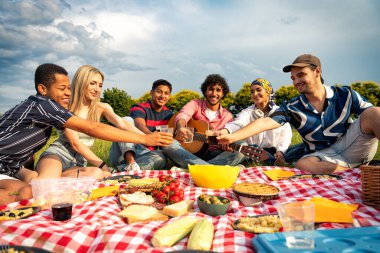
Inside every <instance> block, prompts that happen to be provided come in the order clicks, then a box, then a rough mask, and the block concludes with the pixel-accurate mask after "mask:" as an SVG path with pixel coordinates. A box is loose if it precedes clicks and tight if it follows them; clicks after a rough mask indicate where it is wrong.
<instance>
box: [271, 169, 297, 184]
mask: <svg viewBox="0 0 380 253" xmlns="http://www.w3.org/2000/svg"><path fill="white" fill-rule="evenodd" d="M264 174H265V175H267V176H268V177H269V178H270V179H272V180H273V181H277V180H279V179H284V178H289V177H291V176H294V174H295V173H294V172H292V171H287V170H281V169H274V170H266V171H264Z"/></svg>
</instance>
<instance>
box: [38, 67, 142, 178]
mask: <svg viewBox="0 0 380 253" xmlns="http://www.w3.org/2000/svg"><path fill="white" fill-rule="evenodd" d="M103 81H104V75H103V73H102V72H101V71H99V70H98V69H97V68H95V67H93V66H90V65H84V66H82V67H80V68H79V69H78V70H77V71H76V73H75V75H74V78H73V80H72V83H71V91H72V96H71V98H70V101H69V105H68V109H69V110H70V111H71V112H72V113H73V114H74V115H76V116H78V117H80V118H82V119H87V120H90V121H95V122H99V121H100V119H101V118H103V117H105V118H106V119H107V120H108V121H109V122H111V123H112V124H113V125H115V126H116V127H118V128H121V129H124V130H129V131H133V132H136V133H141V134H142V132H141V131H140V130H138V129H137V128H135V127H134V125H132V124H131V123H129V122H128V121H126V120H125V119H122V118H120V117H119V116H118V115H116V114H115V113H114V111H113V109H112V107H111V106H110V105H109V104H107V103H102V102H100V94H101V91H102V86H103ZM94 141H95V138H93V137H90V136H88V135H86V134H83V133H80V132H76V131H74V130H71V129H65V130H64V131H63V132H61V131H59V138H58V139H57V140H56V141H55V142H53V143H52V144H51V145H50V146H49V148H48V149H47V150H46V151H45V152H43V153H42V155H41V157H40V160H39V161H38V164H37V172H38V173H39V176H38V177H39V178H48V177H49V178H50V177H60V176H68V177H72V176H77V175H78V174H79V175H80V176H92V177H94V178H96V179H102V178H104V177H108V176H110V175H111V173H110V168H108V166H107V164H106V163H105V162H104V161H102V160H101V159H100V158H99V157H98V156H97V155H96V154H94V153H93V152H92V151H91V147H92V146H93V144H94Z"/></svg>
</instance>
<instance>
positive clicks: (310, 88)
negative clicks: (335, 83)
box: [218, 54, 380, 173]
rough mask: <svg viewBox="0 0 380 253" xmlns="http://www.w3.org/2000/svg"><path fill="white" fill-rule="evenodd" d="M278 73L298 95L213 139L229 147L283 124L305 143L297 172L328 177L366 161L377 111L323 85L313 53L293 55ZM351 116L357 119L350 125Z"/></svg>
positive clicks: (372, 150) (378, 132)
mask: <svg viewBox="0 0 380 253" xmlns="http://www.w3.org/2000/svg"><path fill="white" fill-rule="evenodd" d="M283 71H284V72H291V79H292V80H293V84H294V86H295V88H296V89H297V90H298V92H299V93H300V95H299V96H298V97H296V98H294V99H292V100H290V101H289V102H285V103H284V104H282V105H281V107H280V108H279V109H278V110H277V111H276V112H275V113H273V114H272V115H271V116H270V117H268V118H263V119H260V120H256V121H254V122H252V123H251V124H250V125H248V126H247V127H245V128H243V129H241V130H240V131H237V132H235V133H233V134H231V135H223V136H221V137H219V138H218V139H219V142H220V143H232V142H235V141H237V140H241V139H244V138H247V137H249V136H251V135H255V134H257V133H260V132H262V131H266V130H269V129H274V128H277V127H279V126H281V125H283V124H284V123H285V122H289V123H290V124H291V125H292V126H293V127H294V128H296V129H297V131H298V132H299V133H300V135H301V137H302V139H303V142H304V145H305V152H306V155H305V156H303V157H302V158H301V159H300V160H298V162H297V163H296V165H295V167H296V168H298V169H301V170H305V171H309V172H313V173H332V172H334V171H338V170H344V169H347V168H352V167H356V166H358V165H360V164H364V163H368V162H369V161H371V160H372V159H373V157H374V155H375V154H376V150H377V146H378V139H379V138H380V127H379V125H380V108H379V107H374V106H373V105H372V104H371V103H369V102H367V101H366V100H365V99H364V98H363V97H362V96H360V95H359V94H358V93H357V92H356V91H354V90H352V89H351V88H350V87H347V86H343V87H329V86H325V85H323V83H324V80H323V78H322V77H321V74H322V68H321V62H320V60H319V59H318V58H317V57H315V56H313V55H310V54H305V55H301V56H299V57H297V58H296V59H295V60H294V62H293V63H292V64H290V65H287V66H285V67H284V68H283ZM351 114H356V115H359V117H358V119H357V120H356V121H354V122H353V123H351V121H352V120H351V118H350V117H351Z"/></svg>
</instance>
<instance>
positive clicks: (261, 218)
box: [231, 214, 282, 234]
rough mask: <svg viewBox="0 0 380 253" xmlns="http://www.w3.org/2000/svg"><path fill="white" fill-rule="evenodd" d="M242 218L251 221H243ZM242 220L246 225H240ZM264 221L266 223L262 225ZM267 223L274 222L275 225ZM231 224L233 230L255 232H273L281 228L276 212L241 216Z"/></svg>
mask: <svg viewBox="0 0 380 253" xmlns="http://www.w3.org/2000/svg"><path fill="white" fill-rule="evenodd" d="M243 219H247V220H250V221H251V222H247V221H243ZM243 222H245V223H246V224H247V226H246V227H242V226H241V223H243ZM265 222H266V223H267V224H266V225H263V223H265ZM249 223H251V224H252V225H251V226H249V225H248V224H249ZM253 223H255V224H253ZM256 223H260V224H256ZM268 223H269V224H274V225H275V226H274V227H272V226H269V224H268ZM239 224H240V225H239ZM231 226H232V228H233V229H235V230H241V231H245V232H250V233H255V234H263V233H275V232H279V231H281V229H282V224H281V221H280V218H279V217H278V215H276V214H261V215H256V216H248V217H243V218H240V219H238V220H235V221H234V222H233V223H232V225H231Z"/></svg>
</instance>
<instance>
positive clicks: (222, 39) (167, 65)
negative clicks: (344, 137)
mask: <svg viewBox="0 0 380 253" xmlns="http://www.w3.org/2000/svg"><path fill="white" fill-rule="evenodd" d="M379 10H380V1H376V0H351V1H348V0H335V1H330V0H326V1H315V0H303V1H301V0H299V1H296V0H293V1H291V0H278V1H270V0H268V1H264V0H263V1H256V0H203V1H201V0H199V1H197V0H194V1H190V0H172V1H165V0H156V1H149V0H144V1H138V0H136V1H127V0H99V1H85V0H60V1H58V0H55V1H53V0H37V1H31V0H13V1H8V0H1V1H0V113H3V112H5V111H6V110H8V109H10V108H11V107H13V106H14V105H16V104H17V103H19V102H20V101H22V100H24V99H25V98H26V97H27V96H29V95H31V94H34V93H35V90H34V82H33V79H34V71H35V69H36V67H37V66H38V65H39V64H41V63H45V62H52V63H56V64H58V65H61V66H63V67H65V68H66V69H67V70H68V72H69V74H70V78H71V77H72V76H73V74H74V73H75V71H76V69H77V68H78V67H80V66H81V65H84V64H91V65H94V66H96V67H98V68H99V69H100V70H102V71H103V72H104V74H105V76H106V80H105V82H104V84H105V85H104V86H103V87H104V88H111V87H117V88H119V89H123V90H125V91H126V92H127V93H128V94H129V95H131V96H132V97H133V98H138V97H140V96H141V95H143V94H144V93H145V92H146V91H148V90H149V89H150V88H151V84H152V82H153V81H154V80H156V79H160V78H164V79H167V80H168V81H170V82H171V83H172V84H173V85H174V90H173V92H174V93H175V92H178V91H180V90H182V89H191V90H195V91H199V87H200V84H201V83H202V81H203V80H204V79H205V77H206V76H207V75H208V74H211V73H219V74H221V75H223V76H224V77H225V78H226V79H227V81H228V83H229V85H230V87H231V90H232V91H233V92H235V93H236V92H237V91H238V90H239V89H240V88H241V87H242V85H243V83H246V82H250V81H252V80H254V79H255V78H258V77H264V78H267V79H268V80H270V81H271V82H272V84H273V86H274V87H275V88H279V87H280V86H281V85H290V84H291V81H290V77H289V74H285V73H283V72H282V70H281V69H282V67H283V66H284V65H287V64H289V63H291V62H292V61H293V60H294V59H295V58H296V57H297V56H298V55H300V54H303V53H312V54H315V55H317V56H318V57H320V59H321V61H322V71H323V77H324V79H325V82H326V83H327V84H336V83H340V84H351V83H352V82H355V81H361V80H363V81H365V80H370V81H375V82H377V83H379V82H380V71H379V59H380V29H379V27H380V15H379Z"/></svg>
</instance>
